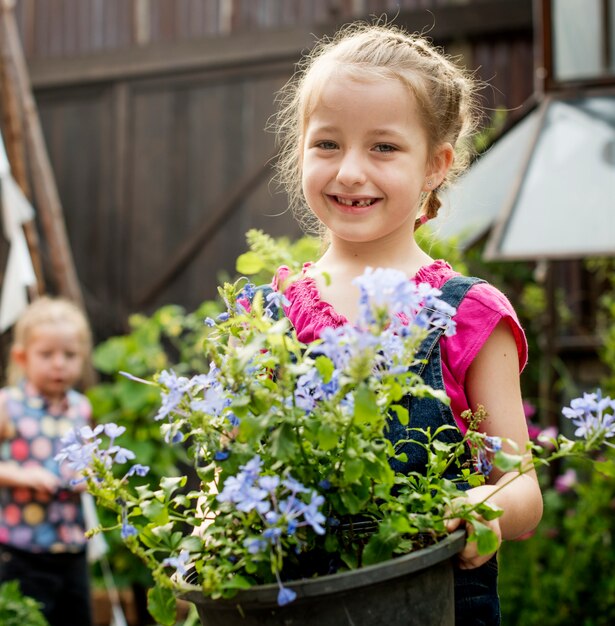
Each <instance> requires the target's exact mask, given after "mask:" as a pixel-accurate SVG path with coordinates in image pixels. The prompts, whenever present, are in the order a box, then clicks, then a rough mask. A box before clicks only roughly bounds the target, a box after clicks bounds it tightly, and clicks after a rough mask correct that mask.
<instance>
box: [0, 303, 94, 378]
mask: <svg viewBox="0 0 615 626" xmlns="http://www.w3.org/2000/svg"><path fill="white" fill-rule="evenodd" d="M43 324H70V325H71V326H72V327H73V328H74V329H75V331H76V332H77V334H78V336H79V340H80V343H81V346H82V349H83V356H84V364H85V362H86V359H88V358H89V356H90V353H91V351H92V334H91V331H90V326H89V324H88V321H87V318H86V316H85V314H84V313H83V311H82V310H81V309H80V308H79V307H78V306H77V305H76V304H74V303H73V302H71V301H70V300H66V299H64V298H52V297H49V296H43V297H41V298H38V299H36V300H34V302H32V303H31V304H30V305H29V306H28V307H27V308H26V310H25V311H24V312H23V313H22V314H21V316H20V317H19V319H18V320H17V322H16V324H15V326H14V328H13V342H12V346H11V353H12V351H13V348H15V347H18V346H19V347H23V348H25V347H27V345H28V342H29V340H30V338H31V336H32V332H33V331H34V329H36V328H38V327H39V326H42V325H43ZM21 378H23V371H22V370H21V368H20V367H19V365H18V364H17V363H16V362H15V360H14V359H12V358H11V359H10V361H9V366H8V372H7V380H8V383H9V384H10V385H14V384H16V383H17V382H19V380H20V379H21Z"/></svg>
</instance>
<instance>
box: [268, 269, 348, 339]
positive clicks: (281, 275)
mask: <svg viewBox="0 0 615 626" xmlns="http://www.w3.org/2000/svg"><path fill="white" fill-rule="evenodd" d="M310 267H312V263H305V264H304V265H303V267H302V268H301V270H300V271H299V272H293V271H292V270H291V269H290V268H288V267H287V266H285V265H283V266H281V267H279V268H278V269H277V271H276V272H275V275H274V277H273V280H272V282H271V286H272V288H273V289H274V290H275V291H277V292H279V293H282V294H283V295H284V297H285V299H286V301H285V304H284V313H285V315H286V316H287V317H288V319H289V320H290V321H291V323H292V325H293V327H294V329H295V331H296V332H297V336H298V338H299V340H300V341H303V342H305V343H309V342H310V341H313V340H314V339H316V338H317V337H318V336H319V335H320V331H322V329H323V328H328V327H337V326H341V325H343V324H345V323H346V321H347V320H346V318H345V317H344V316H342V315H340V314H339V313H337V311H335V309H334V308H333V306H332V305H331V304H330V303H328V302H326V301H325V300H323V299H322V298H321V295H320V292H319V291H318V287H317V285H316V281H315V279H314V278H313V277H312V276H310V273H309V270H310Z"/></svg>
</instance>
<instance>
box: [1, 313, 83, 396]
mask: <svg viewBox="0 0 615 626" xmlns="http://www.w3.org/2000/svg"><path fill="white" fill-rule="evenodd" d="M13 358H14V359H16V361H17V363H18V364H19V365H20V367H21V368H22V369H23V371H24V374H25V377H26V379H27V380H28V382H30V383H31V384H32V385H34V387H36V389H37V390H38V391H39V393H41V394H42V395H44V396H45V397H47V398H49V399H51V400H61V399H62V398H63V397H64V395H65V394H66V392H67V391H68V390H69V389H70V388H71V387H73V386H74V385H75V384H76V383H77V382H78V380H79V379H80V377H81V374H82V372H83V366H84V350H83V341H82V339H81V337H80V335H79V333H78V332H77V331H76V330H75V329H74V327H73V326H72V325H71V324H67V323H66V324H65V323H62V322H50V323H45V324H40V325H38V326H36V327H35V328H33V329H32V330H31V332H30V334H29V337H28V339H27V342H26V344H25V345H24V346H23V347H16V348H15V350H14V353H13Z"/></svg>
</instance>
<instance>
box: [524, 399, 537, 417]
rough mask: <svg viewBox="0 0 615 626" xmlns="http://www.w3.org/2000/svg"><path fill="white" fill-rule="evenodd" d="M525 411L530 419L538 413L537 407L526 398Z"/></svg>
mask: <svg viewBox="0 0 615 626" xmlns="http://www.w3.org/2000/svg"><path fill="white" fill-rule="evenodd" d="M523 412H524V413H525V417H526V418H527V419H528V420H530V419H532V417H534V415H536V407H535V406H534V405H533V404H532V403H531V402H530V401H529V400H524V401H523Z"/></svg>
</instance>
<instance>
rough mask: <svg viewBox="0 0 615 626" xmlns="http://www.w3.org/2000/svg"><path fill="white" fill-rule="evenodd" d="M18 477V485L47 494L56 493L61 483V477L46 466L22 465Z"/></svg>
mask: <svg viewBox="0 0 615 626" xmlns="http://www.w3.org/2000/svg"><path fill="white" fill-rule="evenodd" d="M16 479H17V480H16V481H15V482H16V486H18V487H28V488H29V489H32V490H34V491H35V492H37V493H42V494H45V495H47V494H53V493H55V492H56V491H57V490H58V489H59V488H60V485H61V481H60V479H59V478H58V477H57V476H56V475H55V474H53V473H52V472H50V471H49V470H46V469H45V468H44V467H36V466H35V467H22V468H20V470H19V473H18V475H17V476H16Z"/></svg>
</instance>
